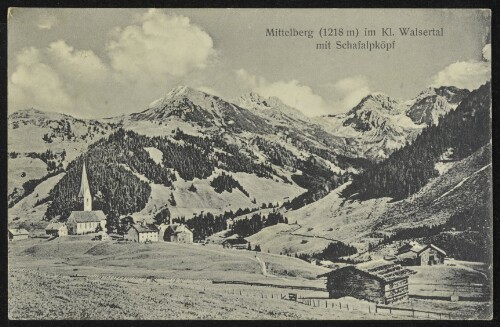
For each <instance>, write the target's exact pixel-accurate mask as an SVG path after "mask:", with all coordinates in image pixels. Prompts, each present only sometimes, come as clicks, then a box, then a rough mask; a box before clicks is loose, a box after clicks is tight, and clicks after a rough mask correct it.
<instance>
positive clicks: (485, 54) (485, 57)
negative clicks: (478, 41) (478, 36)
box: [482, 44, 491, 61]
mask: <svg viewBox="0 0 500 327" xmlns="http://www.w3.org/2000/svg"><path fill="white" fill-rule="evenodd" d="M482 53H483V60H485V61H491V44H486V45H485V46H484V48H483V51H482Z"/></svg>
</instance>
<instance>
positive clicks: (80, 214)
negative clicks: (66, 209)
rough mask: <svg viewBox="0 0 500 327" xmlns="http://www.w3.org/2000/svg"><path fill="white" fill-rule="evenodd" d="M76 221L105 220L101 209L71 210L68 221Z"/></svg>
mask: <svg viewBox="0 0 500 327" xmlns="http://www.w3.org/2000/svg"><path fill="white" fill-rule="evenodd" d="M73 220H74V221H76V222H77V223H89V222H100V221H102V220H106V215H104V212H102V211H101V210H94V211H72V212H71V215H69V218H68V221H73Z"/></svg>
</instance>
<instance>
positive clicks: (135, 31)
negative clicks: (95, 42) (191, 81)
mask: <svg viewBox="0 0 500 327" xmlns="http://www.w3.org/2000/svg"><path fill="white" fill-rule="evenodd" d="M112 38H113V39H112V40H111V41H110V42H109V43H108V45H107V54H108V56H109V58H110V61H111V66H112V67H113V69H114V70H115V71H116V72H118V73H121V74H123V75H124V76H125V77H126V78H128V79H130V80H137V79H140V80H144V79H145V78H147V79H149V80H154V81H162V80H165V79H166V78H167V77H169V76H174V77H180V76H184V75H186V74H187V73H189V72H190V71H193V70H196V69H203V68H205V67H206V66H207V65H208V64H209V61H210V59H211V58H212V57H213V56H214V55H215V50H214V47H213V41H212V38H211V37H210V35H208V34H207V33H206V32H205V31H203V30H202V29H201V28H199V27H198V26H196V25H193V24H192V23H191V22H190V20H189V18H187V17H185V16H179V15H167V14H165V13H163V12H162V11H159V10H155V9H151V10H149V11H148V12H147V13H145V14H143V15H141V16H139V17H138V20H137V22H136V24H133V25H129V26H127V27H125V28H123V29H117V30H115V31H114V32H113V34H112Z"/></svg>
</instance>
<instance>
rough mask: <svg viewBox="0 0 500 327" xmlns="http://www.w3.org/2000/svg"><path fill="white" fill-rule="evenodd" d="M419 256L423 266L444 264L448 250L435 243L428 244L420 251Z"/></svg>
mask: <svg viewBox="0 0 500 327" xmlns="http://www.w3.org/2000/svg"><path fill="white" fill-rule="evenodd" d="M418 257H419V259H420V260H419V261H420V265H421V266H433V265H442V264H444V258H445V257H446V252H444V251H443V250H441V249H440V248H438V247H437V246H435V245H434V244H428V245H426V246H425V247H424V248H423V249H422V250H420V251H419V252H418Z"/></svg>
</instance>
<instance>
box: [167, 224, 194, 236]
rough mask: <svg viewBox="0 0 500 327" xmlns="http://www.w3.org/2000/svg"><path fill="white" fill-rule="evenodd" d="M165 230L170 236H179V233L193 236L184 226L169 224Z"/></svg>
mask: <svg viewBox="0 0 500 327" xmlns="http://www.w3.org/2000/svg"><path fill="white" fill-rule="evenodd" d="M165 230H168V232H169V233H170V234H180V233H190V234H193V232H192V231H191V230H190V229H189V228H187V226H186V225H184V224H177V223H176V224H169V225H166V228H165Z"/></svg>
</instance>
